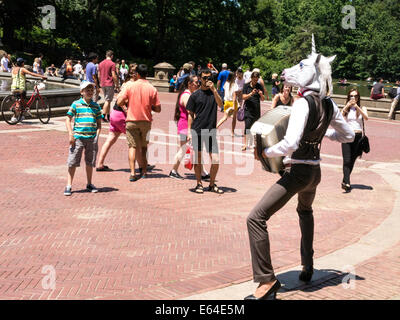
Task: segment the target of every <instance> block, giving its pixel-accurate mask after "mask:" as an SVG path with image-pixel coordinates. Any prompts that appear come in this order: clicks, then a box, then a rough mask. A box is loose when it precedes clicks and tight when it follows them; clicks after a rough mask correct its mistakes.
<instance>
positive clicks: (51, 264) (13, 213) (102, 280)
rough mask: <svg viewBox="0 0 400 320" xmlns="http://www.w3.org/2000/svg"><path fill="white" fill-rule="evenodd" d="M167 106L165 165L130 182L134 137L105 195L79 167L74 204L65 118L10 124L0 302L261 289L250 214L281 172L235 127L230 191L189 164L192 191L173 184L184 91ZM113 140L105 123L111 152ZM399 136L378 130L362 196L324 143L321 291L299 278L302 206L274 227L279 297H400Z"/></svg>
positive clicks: (156, 131)
mask: <svg viewBox="0 0 400 320" xmlns="http://www.w3.org/2000/svg"><path fill="white" fill-rule="evenodd" d="M160 97H161V102H162V108H163V110H162V112H161V114H157V115H155V119H154V123H153V129H152V138H151V140H152V143H151V147H150V148H149V153H150V158H151V163H152V164H156V169H154V170H153V172H152V173H151V175H150V178H149V179H147V180H139V181H137V182H135V183H131V182H129V181H128V178H129V170H128V167H129V166H128V162H127V147H126V139H125V138H124V137H121V138H120V139H119V141H118V142H117V143H116V144H115V146H114V147H113V148H112V149H111V151H110V154H109V156H108V157H107V161H106V164H107V165H109V166H110V167H111V168H113V169H114V171H113V172H101V173H100V172H95V173H94V180H93V181H94V183H95V185H96V186H97V187H98V188H99V189H100V192H99V193H97V194H90V193H87V192H85V190H84V187H85V173H84V169H83V168H79V169H78V170H77V173H76V178H75V181H74V184H73V194H72V196H71V197H65V196H64V195H63V189H64V186H65V183H66V159H67V154H68V139H67V134H66V130H65V124H64V118H56V119H52V120H51V123H50V124H48V125H41V124H39V123H38V122H37V121H33V120H32V121H27V122H24V123H23V124H20V125H16V126H8V125H7V124H5V123H0V141H1V142H0V147H1V148H0V150H1V151H0V176H1V181H0V299H242V298H243V297H244V296H245V295H247V294H249V293H251V292H252V291H253V290H254V288H255V284H254V283H253V282H252V281H251V279H252V276H251V275H252V272H251V266H250V253H249V245H248V235H247V229H246V217H247V215H248V213H249V211H250V210H251V208H252V207H253V206H254V205H255V203H256V202H257V201H258V200H259V199H260V198H261V197H262V195H263V194H264V193H265V191H266V190H267V189H268V188H269V186H270V185H272V184H273V183H274V182H275V181H276V179H277V177H278V176H277V175H273V174H269V173H266V172H264V171H262V170H261V168H260V165H259V163H256V162H254V160H253V156H252V154H251V151H247V152H241V151H240V148H241V138H239V137H235V138H234V139H232V138H231V137H230V135H229V130H227V129H228V128H229V126H230V124H229V122H228V123H226V124H224V126H223V127H222V129H225V132H223V131H222V130H221V131H220V140H221V144H220V148H221V162H222V163H223V164H222V165H221V167H220V171H219V173H218V182H217V183H218V185H219V186H221V187H222V188H224V190H225V191H226V193H225V194H224V195H221V196H219V195H216V194H210V193H205V194H203V195H197V194H195V193H193V192H192V188H194V186H195V180H194V176H193V172H189V171H187V170H186V169H184V168H181V169H180V172H181V174H182V175H184V176H185V177H186V179H185V180H184V181H177V180H173V179H170V178H168V173H169V171H170V169H171V166H172V165H171V164H170V163H169V162H171V161H172V160H171V159H173V156H174V154H175V152H176V150H177V145H176V144H177V137H176V127H174V124H173V123H172V124H171V123H170V120H172V118H173V110H174V104H175V98H176V95H175V94H169V93H161V94H160ZM268 108H269V104H268V103H265V104H263V110H264V111H265V110H268ZM218 116H219V117H221V116H222V113H218ZM238 127H239V128H243V124H242V123H239V125H238ZM107 132H108V125H105V126H104V129H103V134H102V136H101V139H100V146H101V144H102V143H103V142H104V139H105V137H106V135H107ZM399 133H400V124H399V123H397V122H388V121H385V120H378V119H371V120H370V121H368V127H367V134H368V136H369V138H370V141H371V150H372V151H371V152H370V154H368V155H365V156H363V159H362V160H358V161H357V163H356V168H355V171H354V173H353V174H352V184H353V187H354V189H353V191H352V192H351V193H349V194H345V193H343V192H342V190H341V189H340V181H341V178H342V176H341V151H340V150H341V149H340V144H337V143H333V142H330V141H324V144H323V148H322V154H323V155H322V157H323V165H322V181H321V184H320V186H319V188H318V190H319V191H318V194H317V197H316V199H315V203H314V211H315V225H316V227H315V258H316V261H315V267H316V268H317V270H318V271H317V272H316V274H315V276H314V281H313V282H312V283H311V284H310V285H303V284H301V283H299V282H298V281H297V276H298V272H299V270H300V266H299V259H300V254H299V237H300V232H299V227H298V218H297V214H296V211H295V207H296V199H292V200H291V201H290V202H289V203H288V205H287V206H286V207H285V208H283V209H282V210H281V211H279V212H278V213H277V214H276V215H274V216H273V217H272V218H271V220H270V222H269V224H268V228H269V231H270V235H271V246H272V248H271V249H272V259H273V264H274V267H275V269H276V272H277V274H278V277H279V279H280V280H281V282H282V283H283V284H284V287H283V289H282V290H281V292H280V294H278V298H280V299H399V295H400V290H399V289H400V280H399V279H400V277H399V275H400V274H399V272H400V259H399V253H400V233H399V232H398V230H399V227H400V225H399V222H400V217H399V214H400V203H399V194H398V192H399V190H400V181H399V180H400V177H399V174H400V169H399V168H400V166H399V164H400V151H399V150H398V148H396V146H398V145H399V140H400V134H399ZM228 163H229V164H228ZM343 283H344V284H343Z"/></svg>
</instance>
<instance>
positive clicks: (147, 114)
mask: <svg viewBox="0 0 400 320" xmlns="http://www.w3.org/2000/svg"><path fill="white" fill-rule="evenodd" d="M120 97H122V99H124V100H125V99H128V113H127V116H126V121H149V122H151V121H152V120H153V118H152V116H151V106H159V105H161V104H160V100H159V98H158V92H157V89H156V88H155V87H154V86H153V85H151V84H150V82H148V81H147V80H145V79H139V80H136V81H135V82H128V83H127V84H126V86H125V87H124V88H123V89H122V91H121V92H120Z"/></svg>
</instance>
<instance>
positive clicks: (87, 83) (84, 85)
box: [80, 81, 94, 90]
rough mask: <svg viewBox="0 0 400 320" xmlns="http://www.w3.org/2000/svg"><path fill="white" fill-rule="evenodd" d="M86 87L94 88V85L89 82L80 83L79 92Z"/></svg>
mask: <svg viewBox="0 0 400 320" xmlns="http://www.w3.org/2000/svg"><path fill="white" fill-rule="evenodd" d="M87 86H93V87H94V83H91V82H89V81H82V82H81V85H80V90H83V89H85V88H86V87H87Z"/></svg>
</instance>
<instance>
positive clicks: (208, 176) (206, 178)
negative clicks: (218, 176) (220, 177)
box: [201, 174, 211, 181]
mask: <svg viewBox="0 0 400 320" xmlns="http://www.w3.org/2000/svg"><path fill="white" fill-rule="evenodd" d="M210 178H211V177H210V174H206V175H205V176H201V180H205V181H207V180H210Z"/></svg>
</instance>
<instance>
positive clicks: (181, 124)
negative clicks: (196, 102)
mask: <svg viewBox="0 0 400 320" xmlns="http://www.w3.org/2000/svg"><path fill="white" fill-rule="evenodd" d="M184 94H189V95H190V91H189V90H185V91H183V93H182V94H181V97H180V98H179V110H180V111H181V115H180V117H179V120H178V134H184V135H187V128H188V112H187V110H186V108H185V106H183V105H182V102H181V100H182V96H183V95H184Z"/></svg>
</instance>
